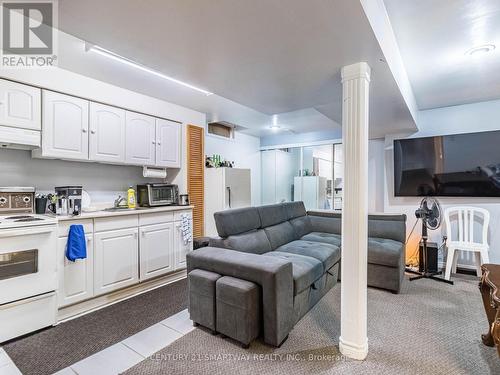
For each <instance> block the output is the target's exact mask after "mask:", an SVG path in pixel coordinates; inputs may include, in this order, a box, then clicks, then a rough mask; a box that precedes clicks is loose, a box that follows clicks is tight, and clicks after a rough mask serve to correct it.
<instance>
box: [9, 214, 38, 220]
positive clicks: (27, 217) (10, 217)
mask: <svg viewBox="0 0 500 375" xmlns="http://www.w3.org/2000/svg"><path fill="white" fill-rule="evenodd" d="M32 217H33V216H31V215H19V216H9V217H6V218H5V220H14V219H31V218H32Z"/></svg>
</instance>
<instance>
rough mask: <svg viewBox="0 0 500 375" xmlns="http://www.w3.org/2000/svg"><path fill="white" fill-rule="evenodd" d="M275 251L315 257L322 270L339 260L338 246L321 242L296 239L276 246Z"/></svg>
mask: <svg viewBox="0 0 500 375" xmlns="http://www.w3.org/2000/svg"><path fill="white" fill-rule="evenodd" d="M276 251H279V252H283V253H291V254H299V255H306V256H308V257H312V258H314V259H317V260H319V261H320V262H321V263H322V264H323V272H326V270H328V269H330V267H332V266H333V265H334V264H335V263H337V262H338V261H339V260H340V248H339V247H338V246H335V245H330V244H328V243H323V242H314V241H303V240H297V241H292V242H289V243H287V244H285V245H283V246H280V247H278V248H277V249H276Z"/></svg>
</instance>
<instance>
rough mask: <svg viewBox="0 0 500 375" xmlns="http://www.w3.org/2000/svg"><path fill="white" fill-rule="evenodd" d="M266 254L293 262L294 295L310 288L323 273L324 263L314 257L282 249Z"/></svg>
mask: <svg viewBox="0 0 500 375" xmlns="http://www.w3.org/2000/svg"><path fill="white" fill-rule="evenodd" d="M264 256H271V257H277V258H280V259H284V260H287V261H289V262H291V263H292V276H293V295H294V296H295V295H297V294H299V293H300V292H302V291H304V290H306V289H307V288H309V287H310V286H311V285H312V284H313V283H314V282H315V281H316V280H318V279H319V278H321V276H322V275H323V265H322V264H321V262H320V261H319V260H317V259H315V258H312V257H308V256H304V255H299V254H291V253H284V252H280V251H271V252H269V253H266V254H264Z"/></svg>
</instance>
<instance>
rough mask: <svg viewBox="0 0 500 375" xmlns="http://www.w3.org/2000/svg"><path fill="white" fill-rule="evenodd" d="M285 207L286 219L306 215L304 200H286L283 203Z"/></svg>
mask: <svg viewBox="0 0 500 375" xmlns="http://www.w3.org/2000/svg"><path fill="white" fill-rule="evenodd" d="M283 205H284V206H285V208H286V214H287V218H288V220H291V219H295V218H297V217H301V216H306V214H307V212H306V208H305V206H304V202H301V201H298V202H287V203H283Z"/></svg>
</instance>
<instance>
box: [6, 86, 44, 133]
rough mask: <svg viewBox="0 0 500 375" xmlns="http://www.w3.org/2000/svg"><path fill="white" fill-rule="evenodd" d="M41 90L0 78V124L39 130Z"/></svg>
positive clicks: (40, 127)
mask: <svg viewBox="0 0 500 375" xmlns="http://www.w3.org/2000/svg"><path fill="white" fill-rule="evenodd" d="M41 101H42V100H41V90H40V89H39V88H36V87H33V86H27V85H23V84H21V83H17V82H11V81H7V80H4V79H0V125H5V126H13V127H16V128H22V129H29V130H41V129H42V125H41V124H42V115H41V113H42V112H41Z"/></svg>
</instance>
